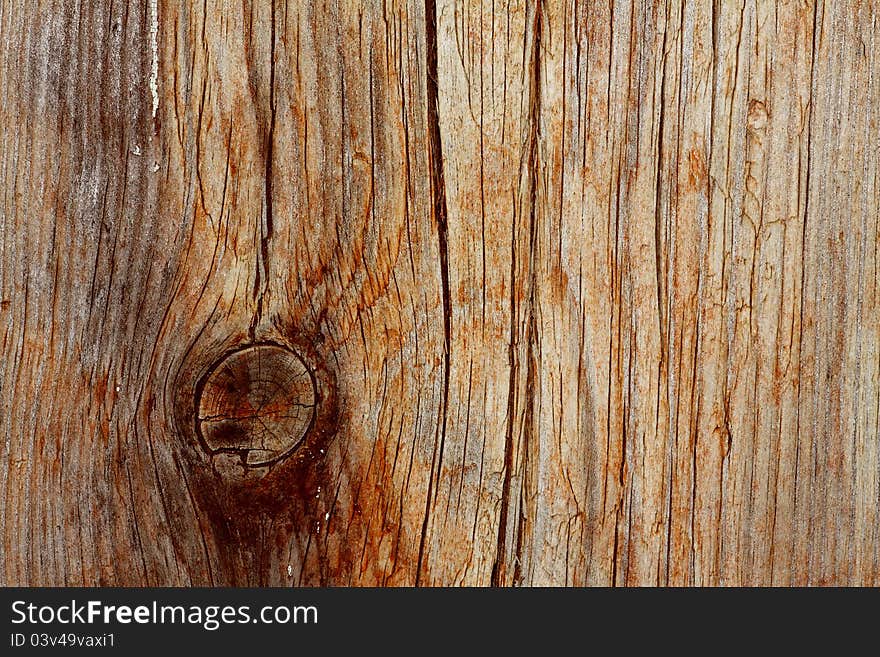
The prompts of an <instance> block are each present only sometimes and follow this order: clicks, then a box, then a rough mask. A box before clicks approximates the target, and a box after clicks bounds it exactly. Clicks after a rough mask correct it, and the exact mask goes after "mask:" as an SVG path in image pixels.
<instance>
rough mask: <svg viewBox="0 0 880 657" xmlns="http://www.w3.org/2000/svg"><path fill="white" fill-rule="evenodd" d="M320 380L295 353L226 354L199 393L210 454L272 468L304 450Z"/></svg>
mask: <svg viewBox="0 0 880 657" xmlns="http://www.w3.org/2000/svg"><path fill="white" fill-rule="evenodd" d="M317 398H318V395H317V389H316V385H315V378H314V375H313V373H312V372H311V370H310V369H309V367H308V366H307V365H306V363H305V361H303V359H302V358H301V357H300V356H299V355H298V354H297V353H296V352H294V351H293V350H291V349H288V348H286V347H282V346H280V345H276V344H256V345H250V346H247V347H244V348H242V349H238V350H236V351H233V352H232V353H230V354H227V355H226V356H225V357H223V358H222V359H220V360H219V361H218V362H217V363H215V364H214V365H213V367H212V368H211V369H210V370H209V371H208V373H207V374H206V375H205V376H204V378H203V379H202V381H201V382H200V383H199V386H198V387H197V389H196V408H197V415H196V430H197V433H198V435H199V438H200V440H201V441H202V443H203V445H202V446H203V447H204V448H205V449H206V450H207V451H208V453H210V454H211V455H216V454H219V453H231V454H237V455H238V456H240V458H241V460H242V464H243V465H245V466H247V467H251V468H257V467H261V466H267V465H271V464H273V463H275V462H277V461H279V460H281V459H283V458H285V457H287V456H289V455H290V454H291V453H292V452H293V450H294V449H295V448H296V447H297V445H299V444H300V443H301V442H302V440H303V438H304V437H305V436H306V434H307V433H308V432H309V429H310V428H311V426H312V424H313V423H314V421H315V411H316V406H317Z"/></svg>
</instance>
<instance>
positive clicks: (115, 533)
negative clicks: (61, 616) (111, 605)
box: [0, 0, 880, 585]
mask: <svg viewBox="0 0 880 657" xmlns="http://www.w3.org/2000/svg"><path fill="white" fill-rule="evenodd" d="M878 18H880V3H878V2H877V1H876V0H861V1H860V0H851V1H847V2H838V3H830V2H828V3H826V2H807V1H797V2H788V1H782V0H779V1H777V2H772V1H763V0H737V1H730V2H728V1H726V0H715V1H709V0H706V1H705V2H671V3H670V2H666V3H663V2H632V1H631V0H606V1H598V2H583V1H574V0H543V1H541V2H525V3H524V2H521V1H520V0H485V1H483V2H479V1H478V0H388V1H387V2H378V1H376V2H372V1H370V2H357V1H348V0H344V1H340V2H335V3H325V2H311V1H309V0H303V1H302V2H285V1H282V0H274V1H270V0H265V1H263V0H242V1H241V2H227V1H226V0H207V2H190V1H188V0H185V1H182V2H169V1H167V0H146V1H145V0H141V1H140V2H131V1H126V0H118V1H116V2H107V1H104V0H94V1H87V0H71V1H69V2H68V1H64V2H61V1H58V0H55V1H49V0H41V1H32V2H26V1H25V0H0V117H2V119H0V128H2V134H0V193H2V199H0V213H2V214H0V331H2V353H3V360H2V363H0V408H2V415H0V433H2V436H3V442H2V453H0V531H2V566H0V583H2V584H7V585H10V584H17V585H22V584H30V585H45V584H55V585H78V584H85V585H93V584H105V585H109V584H117V585H123V584H124V585H172V584H178V585H204V584H218V585H220V584H224V585H267V584H272V585H285V584H293V585H296V584H378V585H400V584H421V585H435V584H448V585H457V584H479V585H487V584H498V585H510V584H526V585H529V584H578V585H579V584H605V585H608V584H615V585H631V584H782V585H788V584H880V414H878V409H880V269H878V266H880V238H878V229H880V226H878V216H880V21H878ZM254 343H272V344H275V345H280V346H283V347H286V348H289V349H292V350H294V352H295V353H297V354H299V355H300V356H301V358H302V361H303V363H304V364H305V365H306V367H307V368H308V370H309V377H310V378H311V379H312V382H313V386H314V390H312V391H311V392H312V394H313V395H314V397H313V400H315V409H314V417H313V418H311V424H310V428H308V430H307V431H306V435H305V436H304V437H303V438H302V441H301V442H300V443H299V444H298V445H297V446H296V448H295V449H294V452H293V454H292V455H291V456H290V457H289V458H282V459H281V460H280V461H278V462H272V463H266V462H264V461H269V460H271V459H262V458H254V459H244V461H243V460H242V457H241V454H240V453H239V452H236V450H226V451H222V450H221V451H220V452H218V453H216V454H214V455H213V456H212V455H210V454H208V453H207V452H206V450H205V449H204V443H203V441H201V440H200V438H199V431H200V428H199V425H198V422H199V421H198V414H199V410H198V409H199V406H200V403H201V402H200V398H199V394H200V392H201V391H202V386H204V385H206V384H205V380H206V379H205V377H209V376H210V372H212V371H213V368H215V367H216V366H217V363H218V362H219V361H220V360H221V359H222V358H223V357H225V356H227V355H229V354H230V353H232V352H234V351H235V350H237V349H241V348H246V347H247V346H248V345H251V344H254ZM243 371H250V370H247V368H245V370H243ZM254 371H257V370H254ZM300 374H302V373H300ZM273 377H274V378H273ZM273 377H270V379H269V381H271V382H274V383H272V385H277V384H278V382H279V381H283V380H284V377H283V376H281V375H278V376H274V375H273ZM244 378H245V379H248V377H244ZM257 378H259V377H257ZM300 378H301V379H302V380H300V381H299V383H303V382H306V379H305V378H302V377H300ZM232 379H233V381H241V379H240V378H238V379H237V378H235V377H234V376H233V377H232ZM299 383H297V385H299ZM241 385H242V386H245V385H250V384H245V383H241ZM266 385H269V384H268V383H266ZM233 388H234V386H231V387H230V388H229V391H228V392H229V394H231V395H233V396H235V395H238V397H237V398H241V397H242V395H245V392H244V388H242V389H240V390H234V389H233ZM297 394H299V393H297ZM245 396H246V395H245ZM306 396H307V395H306ZM291 399H292V397H291ZM261 400H263V401H265V399H264V398H262V397H261V398H260V399H259V400H256V401H255V402H254V404H256V407H257V408H258V409H260V408H262V406H261V403H262V402H261ZM248 403H250V402H248ZM285 403H286V404H288V405H289V404H292V403H294V402H293V401H290V399H288V401H287V402H285ZM300 424H302V423H300ZM238 430H239V431H240V432H244V433H245V434H247V433H249V432H251V433H253V431H254V430H252V429H248V428H247V427H245V428H244V429H242V428H241V427H240V426H239V427H238ZM289 430H290V431H291V432H292V433H298V432H300V431H302V428H301V427H300V425H299V424H298V425H297V427H296V428H294V429H289ZM253 437H254V436H251V438H253ZM240 438H241V436H238V437H237V438H235V440H239V439H240ZM245 438H247V436H245ZM288 439H290V440H292V441H294V442H295V441H296V440H299V437H297V436H288ZM279 440H281V442H278V444H275V443H273V445H274V447H273V449H274V450H276V451H275V452H273V454H274V455H275V456H277V451H278V450H279V449H280V450H281V451H283V449H284V446H283V445H282V443H283V437H282V438H279ZM236 444H239V443H236ZM248 444H250V443H248ZM273 458H274V457H273Z"/></svg>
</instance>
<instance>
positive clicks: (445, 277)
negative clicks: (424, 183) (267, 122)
mask: <svg viewBox="0 0 880 657" xmlns="http://www.w3.org/2000/svg"><path fill="white" fill-rule="evenodd" d="M425 52H426V68H427V70H426V78H427V80H426V84H427V89H426V100H427V105H428V107H427V119H428V157H429V164H430V169H431V170H430V176H431V194H432V213H433V215H434V220H435V221H436V223H437V241H438V243H439V244H438V248H439V251H440V284H441V287H442V296H443V389H442V391H441V396H440V413H441V416H442V418H441V421H440V441H439V444H437V445H435V448H434V455H433V457H432V459H431V476H430V478H429V480H428V494H427V496H426V500H425V516H424V519H423V520H422V535H421V538H420V540H419V556H418V562H417V565H416V582H415V583H416V586H418V585H419V584H421V575H422V563H423V559H424V553H425V540H426V537H427V533H428V519H429V517H430V511H431V498H432V497H433V496H434V494H435V493H434V488H435V487H434V483H435V479H439V477H440V470H441V468H442V466H443V449H444V447H445V443H446V416H447V406H448V402H449V365H450V351H451V334H452V297H451V295H450V293H449V243H448V214H447V207H446V182H445V180H444V177H443V144H442V141H441V138H440V108H439V91H438V79H437V57H438V49H437V2H436V0H425Z"/></svg>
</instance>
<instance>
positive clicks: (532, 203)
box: [491, 1, 543, 586]
mask: <svg viewBox="0 0 880 657" xmlns="http://www.w3.org/2000/svg"><path fill="white" fill-rule="evenodd" d="M542 9H543V2H542V1H539V2H538V3H537V4H536V5H535V18H534V32H533V34H534V36H533V40H532V57H531V63H530V65H531V88H530V91H529V117H528V125H529V142H528V149H529V154H528V158H527V160H526V162H527V165H526V166H527V167H528V172H527V173H528V177H529V178H528V180H529V183H528V204H529V205H528V208H529V224H528V231H529V233H528V243H527V244H528V268H527V273H526V281H525V283H526V295H525V304H526V305H525V308H524V313H525V320H526V335H525V338H526V354H525V357H526V387H525V402H524V404H525V405H524V409H523V445H522V449H521V453H522V468H521V471H522V472H523V477H522V478H521V479H520V490H519V496H520V499H519V503H518V505H517V506H518V514H517V518H516V520H515V522H516V526H515V527H513V526H510V525H511V523H512V522H514V521H513V520H512V519H511V518H510V505H511V495H512V492H513V473H514V467H515V461H516V459H515V455H516V430H515V424H516V417H517V415H518V413H517V412H516V411H517V394H516V388H517V381H518V379H519V373H520V364H519V359H518V357H517V354H516V346H517V344H518V343H519V339H518V328H517V313H516V296H517V295H516V286H515V280H516V277H515V274H516V266H517V253H516V240H517V235H516V224H514V226H513V234H512V237H511V264H510V272H511V296H510V303H511V307H510V313H511V316H510V344H509V346H508V354H509V364H510V379H509V382H510V383H509V388H508V398H507V407H508V408H507V433H506V437H505V443H504V482H503V484H502V489H501V514H500V518H499V521H498V539H497V542H496V551H495V561H494V563H493V565H492V579H491V581H492V585H493V586H505V585H508V584H511V583H513V584H515V583H516V582H518V581H520V580H521V579H522V571H521V567H522V549H523V533H524V531H523V530H524V525H525V522H526V518H525V515H524V512H523V504H524V502H525V495H526V490H525V475H526V474H527V472H528V468H529V462H528V460H529V445H530V444H531V443H532V442H533V441H534V440H535V437H536V436H535V432H534V426H533V422H534V418H535V404H536V399H535V384H536V371H537V364H536V362H535V359H536V356H537V353H536V350H535V342H536V340H537V336H538V324H537V318H536V316H535V305H536V299H535V287H536V286H535V269H536V262H535V258H536V251H537V246H538V244H537V241H538V233H537V229H538V221H537V216H536V212H537V203H538V165H539V162H538V160H539V156H538V137H539V134H540V124H541V27H542ZM511 531H513V532H515V533H514V534H513V535H512V536H511V538H512V539H513V543H514V555H513V558H512V564H511V563H509V562H508V559H507V551H508V548H507V544H508V543H507V539H508V534H509V533H510V532H511ZM510 565H512V566H513V581H512V582H509V581H508V579H507V570H508V567H509V566H510Z"/></svg>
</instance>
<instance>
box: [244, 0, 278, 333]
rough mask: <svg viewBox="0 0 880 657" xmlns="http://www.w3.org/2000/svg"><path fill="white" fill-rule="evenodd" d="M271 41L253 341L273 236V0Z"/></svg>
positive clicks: (252, 330)
mask: <svg viewBox="0 0 880 657" xmlns="http://www.w3.org/2000/svg"><path fill="white" fill-rule="evenodd" d="M270 23H271V27H270V35H269V38H270V40H271V42H270V44H269V126H268V129H267V130H266V144H265V148H264V152H265V163H264V166H265V173H264V177H265V181H264V189H265V200H264V206H265V212H266V214H265V221H262V220H261V223H260V252H259V254H258V256H257V267H256V276H255V279H254V300H255V301H256V308H255V309H254V317H253V319H252V320H251V325H250V328H249V330H248V334H249V336H250V339H251V342H256V340H257V325H258V324H259V323H260V320H261V319H262V317H263V298H264V297H265V295H266V292H267V291H268V289H269V241H270V240H271V239H272V232H273V226H274V217H273V209H272V194H273V188H272V182H273V181H272V179H273V176H274V147H275V115H276V110H275V45H276V44H275V42H276V35H275V29H276V28H275V2H274V0H273V2H272V7H271V14H270Z"/></svg>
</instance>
